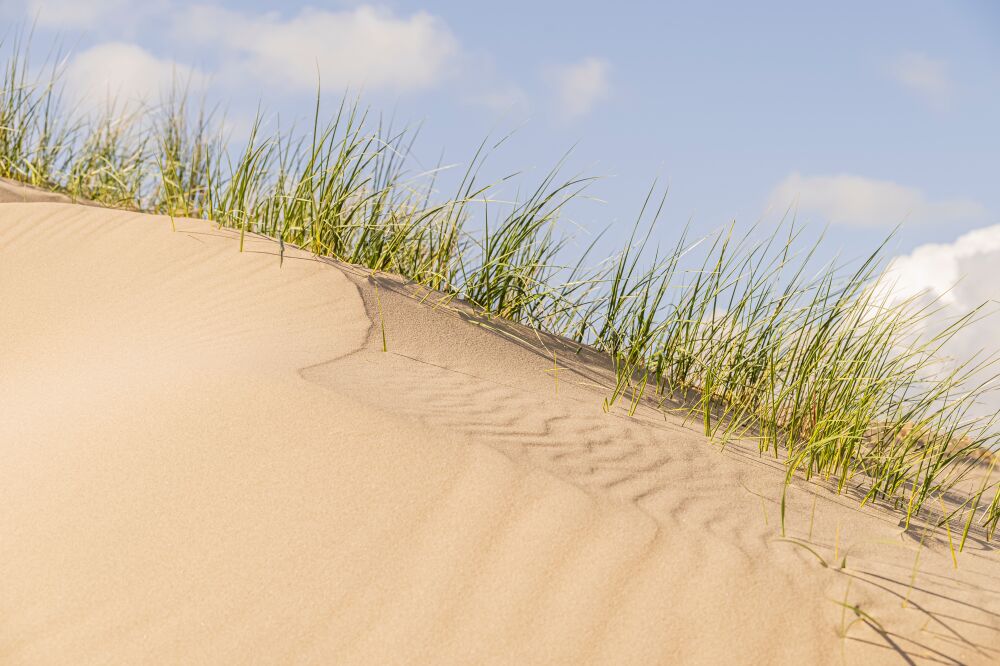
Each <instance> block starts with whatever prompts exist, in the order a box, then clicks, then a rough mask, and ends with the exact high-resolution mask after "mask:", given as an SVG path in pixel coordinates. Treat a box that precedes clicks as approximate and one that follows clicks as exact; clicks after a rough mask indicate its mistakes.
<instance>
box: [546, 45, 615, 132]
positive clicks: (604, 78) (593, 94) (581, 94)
mask: <svg viewBox="0 0 1000 666" xmlns="http://www.w3.org/2000/svg"><path fill="white" fill-rule="evenodd" d="M544 74H545V78H546V79H547V80H548V81H549V82H550V83H551V84H552V85H553V86H554V88H555V97H556V99H555V101H556V105H557V107H558V110H559V112H560V113H561V114H562V115H564V116H566V117H568V118H578V117H581V116H584V115H586V114H588V113H590V111H591V110H592V109H593V108H594V106H595V105H596V104H597V103H598V102H600V101H602V100H604V99H606V98H607V96H608V93H609V92H610V89H611V80H610V75H611V65H610V64H609V63H608V61H607V60H604V59H602V58H585V59H583V60H581V61H580V62H577V63H574V64H570V65H558V66H552V67H548V68H547V69H546V70H545V72H544Z"/></svg>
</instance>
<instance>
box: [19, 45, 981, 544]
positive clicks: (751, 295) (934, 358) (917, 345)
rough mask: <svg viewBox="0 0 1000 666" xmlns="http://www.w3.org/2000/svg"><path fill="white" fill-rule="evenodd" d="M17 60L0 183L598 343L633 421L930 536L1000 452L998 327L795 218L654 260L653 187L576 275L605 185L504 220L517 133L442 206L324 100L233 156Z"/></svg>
mask: <svg viewBox="0 0 1000 666" xmlns="http://www.w3.org/2000/svg"><path fill="white" fill-rule="evenodd" d="M7 50H8V52H9V54H10V55H9V56H8V60H7V66H6V68H5V69H4V75H3V77H4V78H3V83H2V86H3V87H2V90H0V176H3V177H7V178H12V179H16V180H19V181H23V182H26V183H30V184H32V185H39V186H42V187H46V188H49V189H53V190H57V191H62V192H66V193H68V194H70V195H72V196H75V197H80V198H86V199H90V200H93V201H96V202H98V203H102V204H106V205H109V206H115V207H127V208H132V209H136V210H143V211H150V212H156V213H162V214H166V215H169V216H171V217H175V216H190V217H200V218H205V219H210V220H213V221H214V222H215V223H217V224H218V225H220V226H224V227H229V228H234V229H238V230H239V231H240V232H241V234H245V233H256V234H263V235H266V236H270V237H273V238H275V239H277V240H278V241H279V243H280V244H281V247H282V248H284V245H285V244H292V245H295V246H299V247H302V248H305V249H307V250H309V251H311V252H313V253H315V254H317V255H321V256H327V257H335V258H337V259H340V260H342V261H345V262H349V263H352V264H358V265H361V266H365V267H367V268H369V269H371V270H372V271H381V272H388V273H397V274H400V275H402V276H405V277H406V278H409V279H410V280H413V281H414V282H416V283H419V284H421V285H424V286H426V287H427V288H428V289H433V290H438V291H440V292H444V293H445V294H446V295H447V296H448V297H457V298H462V299H464V300H466V301H467V302H469V303H471V304H472V305H473V306H475V307H477V308H479V309H480V310H482V311H483V312H484V313H485V314H487V315H489V316H495V317H499V318H503V319H506V320H510V321H513V322H517V323H521V324H525V325H528V326H531V327H533V328H535V329H538V330H541V331H544V332H547V333H551V334H554V335H557V336H563V337H565V338H568V339H569V340H571V341H573V342H574V343H576V344H577V345H581V346H582V345H590V346H592V347H593V348H595V349H597V350H598V351H600V352H603V353H605V354H607V355H608V356H609V357H610V359H611V361H612V363H613V366H614V368H615V376H616V381H615V385H614V386H613V387H612V388H611V389H610V393H609V395H608V396H607V397H606V399H605V401H604V408H605V409H606V410H607V411H611V410H613V409H616V408H617V407H618V406H619V403H620V402H623V403H624V404H623V407H624V409H625V410H626V411H627V412H628V413H629V414H633V413H634V412H635V411H636V410H637V409H638V407H639V405H640V404H643V400H644V398H648V397H653V398H655V400H654V402H656V403H657V404H658V405H660V408H662V409H677V410H681V411H682V412H683V413H685V414H687V415H688V416H690V417H691V418H695V419H697V421H698V422H699V423H700V424H701V427H702V428H703V429H704V431H705V433H706V435H709V436H711V437H714V438H716V439H718V440H719V441H722V442H726V441H729V440H731V439H734V438H748V437H749V438H754V439H756V441H757V442H758V443H759V447H760V450H761V452H762V453H769V454H770V455H773V456H775V457H779V458H783V459H784V460H785V462H786V464H787V473H788V475H787V478H788V480H789V481H791V479H792V478H793V477H795V476H796V475H803V476H805V477H806V478H809V477H812V476H820V477H822V478H826V479H831V480H834V481H835V482H836V483H837V485H838V487H839V488H840V489H841V490H843V489H844V488H845V487H847V485H848V484H852V487H855V488H859V489H860V490H861V492H862V495H863V501H874V500H879V501H885V502H888V503H890V504H892V505H893V506H895V507H896V508H897V509H899V510H900V511H902V512H905V514H906V516H907V520H908V519H909V517H910V516H911V515H913V514H915V513H916V512H918V511H920V509H921V507H923V506H924V505H925V504H926V502H927V501H928V500H931V499H934V498H939V497H942V496H943V495H944V494H945V493H946V492H947V491H948V490H949V489H951V488H953V487H954V486H955V484H957V483H958V482H959V481H961V480H962V479H963V478H965V477H966V476H967V475H968V473H969V471H970V469H971V467H970V465H969V464H968V461H969V459H970V456H971V455H974V454H976V453H977V452H981V451H983V450H986V449H990V448H993V447H995V445H996V443H997V431H996V428H995V417H994V418H992V419H991V418H976V417H974V416H973V415H972V414H973V411H974V410H973V408H974V406H975V404H976V402H977V401H978V400H979V399H980V398H981V397H982V396H983V395H984V393H985V392H986V391H987V390H989V388H990V386H991V381H992V379H993V376H992V359H986V360H980V361H969V362H967V363H965V364H959V365H957V366H956V365H952V366H943V365H941V363H940V356H941V352H942V348H943V347H944V346H945V345H946V344H947V343H948V341H949V340H951V339H952V338H953V337H954V336H955V335H957V334H958V333H959V332H961V331H962V330H964V329H966V328H967V327H968V326H969V325H971V324H972V323H974V322H975V321H976V319H977V318H979V317H980V316H982V314H983V312H984V311H983V310H982V309H977V310H975V311H973V312H970V313H968V314H967V315H966V316H964V317H962V318H960V319H958V320H957V321H954V322H952V323H951V324H950V325H949V326H947V327H945V328H944V329H942V330H938V331H936V332H931V333H926V332H924V329H925V323H927V322H928V321H930V320H931V319H932V318H934V317H935V315H936V314H938V310H937V306H935V305H934V304H930V305H928V304H924V303H921V302H920V301H918V300H916V299H903V300H899V299H897V298H895V297H894V296H893V294H892V292H891V290H889V289H886V288H884V285H885V278H884V276H883V270H884V268H885V261H884V259H885V257H884V251H885V244H883V245H881V246H879V247H878V248H875V250H874V251H873V252H871V254H870V255H868V256H866V257H864V258H863V259H862V260H860V261H853V262H849V261H843V262H841V261H832V262H830V263H827V264H825V265H822V266H819V267H817V259H816V257H817V255H818V250H819V243H820V241H819V240H817V241H816V242H815V243H812V244H808V243H804V242H803V239H802V234H803V230H802V228H800V227H798V226H796V224H795V223H794V222H789V223H785V224H783V225H781V226H779V227H777V228H776V229H772V230H771V231H770V232H768V233H764V234H761V229H757V228H751V229H750V230H747V231H746V232H744V233H742V234H741V233H738V232H737V229H736V227H735V226H729V227H728V228H725V229H723V230H722V231H720V232H718V233H716V234H713V235H710V236H708V237H704V238H695V239H692V238H691V237H690V234H689V233H688V232H687V231H684V232H682V233H681V234H680V235H679V238H678V240H677V242H676V244H675V245H674V246H673V247H672V248H670V249H668V250H666V251H661V250H659V249H658V248H657V249H656V250H652V249H651V248H649V247H648V246H649V239H650V238H651V235H652V229H653V228H654V225H655V224H656V222H657V220H658V219H659V217H660V215H661V213H662V211H663V207H664V203H665V193H658V190H657V188H656V187H655V185H654V187H652V188H651V189H650V191H649V194H648V195H647V197H646V199H645V201H644V202H643V203H642V206H641V207H640V210H639V214H638V216H637V220H636V223H635V227H634V228H633V231H632V234H631V236H630V238H629V240H628V241H627V243H626V244H625V245H624V247H623V248H622V249H621V250H620V251H619V252H618V253H617V254H615V255H614V256H613V257H611V258H610V259H607V260H604V261H598V262H592V261H591V260H590V255H591V254H592V253H593V249H594V247H595V244H596V242H597V239H595V240H594V242H593V243H591V245H590V246H589V247H587V248H586V249H585V250H584V251H583V252H582V253H581V254H580V255H579V256H578V257H577V258H576V259H575V260H573V261H567V259H566V258H567V252H568V246H567V240H568V237H566V236H564V235H561V234H560V233H559V232H558V229H557V224H556V223H557V221H558V219H559V217H560V213H561V211H562V210H563V209H564V207H565V206H566V205H567V203H568V202H569V201H572V200H573V199H574V198H577V197H579V195H580V194H581V192H583V190H584V189H585V188H586V187H587V186H588V184H589V183H590V181H591V179H588V178H581V177H573V178H562V177H560V175H559V174H560V173H561V169H560V168H559V166H558V165H557V167H556V168H555V169H553V170H552V171H551V172H550V173H548V174H547V175H545V176H544V177H543V178H542V179H541V180H540V182H538V183H537V184H536V185H535V186H534V187H532V188H530V189H529V190H528V194H527V196H525V197H523V198H522V197H515V200H514V201H513V202H506V203H505V202H501V201H500V200H499V197H498V196H497V192H498V188H500V187H501V186H503V185H504V184H505V183H506V180H507V179H503V180H501V181H499V182H495V183H483V182H482V180H481V177H480V172H481V167H482V165H483V161H484V160H485V159H486V157H487V156H488V154H489V153H490V151H491V150H492V149H493V148H495V147H496V145H499V144H500V143H502V142H503V140H504V139H505V138H506V137H505V138H504V139H501V141H499V142H497V143H496V144H494V145H492V146H491V145H490V144H488V143H487V142H484V143H483V144H482V145H480V146H479V148H478V150H477V151H476V152H475V154H474V156H473V158H472V160H470V163H469V167H468V168H467V170H466V171H465V172H464V174H463V175H462V177H461V178H459V179H458V184H457V187H456V188H455V191H454V192H453V193H452V194H451V195H450V196H442V195H441V194H440V193H439V192H438V186H437V174H438V172H439V169H433V170H430V171H426V172H420V173H411V172H410V171H409V166H410V160H409V159H408V155H409V154H410V152H411V147H412V144H413V141H414V140H415V139H416V132H415V131H413V130H410V129H405V128H404V129H401V130H399V129H396V128H394V127H393V126H392V125H391V124H387V123H385V122H383V121H382V120H381V119H380V118H376V117H373V116H372V115H371V114H370V113H369V112H367V111H366V110H364V109H363V108H361V107H360V106H359V105H358V104H356V103H354V104H352V103H349V102H348V101H346V100H345V101H344V102H342V103H341V105H340V106H339V107H338V109H337V111H336V113H334V114H333V116H332V118H331V119H330V120H329V121H325V120H323V119H322V114H321V107H320V103H319V98H318V97H317V101H316V107H315V111H314V113H313V117H312V123H311V125H310V126H309V127H308V128H307V129H306V130H305V131H299V130H296V129H295V128H294V127H293V128H289V129H287V130H284V129H281V128H277V129H274V130H272V131H267V129H266V123H265V122H264V120H263V116H261V115H258V118H257V120H256V122H254V123H253V125H252V127H251V130H250V132H249V136H248V139H247V141H246V142H245V146H244V148H243V149H242V150H239V151H230V150H229V149H228V147H227V146H228V143H227V141H226V140H225V138H224V136H223V135H222V134H221V132H220V131H219V130H218V128H219V126H220V123H219V122H216V119H215V118H214V116H213V114H211V113H206V112H205V110H204V109H203V108H198V109H194V108H192V107H190V105H189V103H188V101H187V96H186V95H185V94H183V92H180V93H178V94H175V95H173V96H171V97H170V98H168V99H167V100H166V101H165V102H164V103H163V104H161V105H159V106H157V107H154V108H148V109H143V110H142V111H141V112H135V111H134V112H131V113H124V112H121V113H115V112H114V110H112V111H111V112H108V113H107V114H106V115H104V116H102V117H99V118H97V119H94V118H76V117H73V116H72V115H70V114H69V113H67V112H66V110H65V107H64V105H62V103H61V95H60V87H59V83H58V68H49V69H48V70H46V72H47V73H46V74H45V75H43V76H42V77H41V78H38V79H33V78H32V77H31V75H30V72H32V71H33V70H32V69H31V68H30V67H29V66H28V62H27V60H26V59H25V57H24V55H23V54H24V53H26V49H25V48H24V44H23V43H18V42H17V41H15V42H14V43H12V44H10V45H9V48H8V49H7ZM111 108H112V109H114V107H113V106H112V107H111ZM761 236H763V237H762V238H761ZM385 349H386V342H385V337H384V331H383V350H385ZM946 367H947V369H945V368H946ZM664 405H666V406H667V407H664ZM991 498H992V501H990V499H991ZM967 506H968V507H969V513H968V517H967V519H966V520H967V522H966V523H965V524H964V526H963V528H964V529H963V533H962V539H961V543H962V544H964V541H965V539H966V536H967V533H968V531H969V529H970V526H971V525H972V524H973V523H976V524H978V525H981V526H982V527H983V529H984V530H986V532H987V535H988V537H989V538H991V537H992V535H993V532H994V531H995V529H996V527H997V524H998V522H1000V487H998V486H997V484H996V482H993V483H992V484H990V483H988V482H983V484H982V486H981V488H980V490H979V491H978V493H977V494H976V496H975V498H974V501H971V502H969V503H967ZM959 549H961V545H960V546H959Z"/></svg>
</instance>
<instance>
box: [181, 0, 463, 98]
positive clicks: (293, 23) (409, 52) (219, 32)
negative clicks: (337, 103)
mask: <svg viewBox="0 0 1000 666" xmlns="http://www.w3.org/2000/svg"><path fill="white" fill-rule="evenodd" d="M220 27H221V29H220ZM175 31H176V32H177V34H178V36H179V37H185V38H192V39H194V40H195V41H197V42H200V43H202V44H203V45H208V46H221V47H222V48H223V50H224V52H223V53H222V57H223V58H224V59H226V60H228V68H229V72H231V73H232V72H235V73H237V74H243V75H244V76H245V77H247V78H252V79H254V80H262V81H264V82H266V83H268V84H271V85H275V86H278V87H282V88H285V89H290V90H312V89H314V88H315V86H316V82H317V70H318V73H319V75H320V77H321V80H322V83H323V85H324V86H326V87H333V88H335V89H342V88H346V87H354V88H365V89H367V90H391V91H395V92H405V91H413V90H421V89H426V88H429V87H432V86H434V85H436V84H437V83H438V82H439V81H441V80H442V79H443V78H444V77H445V76H447V74H448V73H449V72H450V71H451V70H452V68H453V66H454V64H455V62H456V60H457V58H458V55H459V52H460V49H459V44H458V40H457V39H456V38H455V36H454V35H453V34H452V32H451V30H450V29H449V28H448V26H447V25H446V24H445V23H444V22H443V21H442V20H441V19H439V18H437V17H435V16H432V15H431V14H428V13H427V12H417V13H415V14H412V15H410V16H406V17H402V16H397V15H395V14H394V13H392V12H391V11H389V10H387V9H379V8H375V7H371V6H367V5H363V6H359V7H354V8H352V9H345V10H338V11H331V10H324V9H308V8H307V9H303V10H301V11H299V12H298V13H297V14H295V15H293V16H291V17H287V18H285V17H282V16H281V15H279V14H277V13H274V12H269V13H250V12H242V11H235V10H230V9H226V8H222V7H218V6H214V5H199V6H195V7H192V8H190V9H188V10H186V11H184V12H182V13H181V14H180V15H179V16H178V18H177V26H176V29H175Z"/></svg>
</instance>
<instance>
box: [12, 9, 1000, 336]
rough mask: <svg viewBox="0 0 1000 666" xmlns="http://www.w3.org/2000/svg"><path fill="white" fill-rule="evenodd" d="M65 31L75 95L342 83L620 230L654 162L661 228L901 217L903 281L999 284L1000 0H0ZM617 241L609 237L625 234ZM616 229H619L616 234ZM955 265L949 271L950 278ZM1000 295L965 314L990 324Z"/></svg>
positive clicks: (430, 142)
mask: <svg viewBox="0 0 1000 666" xmlns="http://www.w3.org/2000/svg"><path fill="white" fill-rule="evenodd" d="M0 12H2V15H3V17H4V19H5V22H7V23H8V24H11V25H13V24H14V23H15V22H17V21H22V22H28V23H30V22H32V21H34V22H35V26H36V27H35V34H34V44H35V48H36V50H38V49H47V48H49V47H50V46H51V45H52V44H55V43H59V44H61V45H62V47H63V50H64V52H65V54H66V56H67V72H68V77H67V79H66V80H67V83H68V85H69V87H70V90H69V93H70V94H71V95H73V96H75V98H76V99H77V100H78V102H77V103H78V104H79V105H80V108H88V105H94V104H99V103H100V102H101V100H103V99H105V98H106V97H107V94H108V93H109V92H111V93H114V94H116V95H118V96H120V97H126V98H128V97H135V98H151V97H156V96H157V95H158V94H159V92H160V91H162V90H164V89H165V88H167V87H169V86H170V84H171V82H172V81H173V80H174V79H175V78H176V77H177V76H181V77H183V78H185V79H187V80H188V81H189V82H190V85H191V87H192V89H193V90H196V91H199V92H200V93H202V94H204V95H205V96H206V98H207V99H209V100H212V101H215V102H219V103H222V104H224V105H225V108H226V113H227V118H228V119H229V122H230V123H231V126H232V128H233V132H234V134H235V135H238V134H239V132H240V129H241V128H246V127H247V126H248V125H249V122H250V119H251V118H252V116H253V114H254V113H255V111H256V110H257V108H258V105H261V106H262V107H263V108H264V109H266V110H267V111H268V112H270V113H274V114H278V115H280V117H281V118H282V119H283V120H284V119H288V120H295V119H304V118H307V117H308V116H309V115H310V114H311V111H312V104H313V100H314V95H315V90H316V85H317V76H318V77H319V80H320V81H321V82H322V88H323V91H324V95H325V97H326V99H327V100H328V101H329V102H330V105H331V106H332V104H333V103H334V102H336V101H337V100H339V98H340V96H341V95H343V94H344V92H345V91H352V92H354V93H358V92H360V94H361V95H362V98H363V100H364V102H365V103H367V104H369V105H371V106H372V107H373V108H374V109H376V110H379V111H382V112H384V113H385V114H387V115H388V114H391V115H392V116H393V117H394V118H395V119H396V120H397V122H399V123H402V124H420V126H421V138H420V141H419V143H418V145H417V148H416V152H415V161H417V162H418V163H420V164H424V165H426V166H433V165H434V164H435V163H436V162H437V160H438V159H439V156H440V154H441V152H442V151H444V154H445V156H446V157H445V162H446V163H449V164H450V163H455V164H463V163H464V162H467V161H468V159H469V158H470V157H471V156H472V153H473V151H474V149H475V147H476V146H477V145H478V143H479V142H480V141H481V140H482V139H483V138H484V137H485V136H487V135H488V134H492V135H494V136H499V135H503V134H505V133H506V132H508V131H511V130H516V131H515V133H514V136H513V137H512V139H511V140H510V141H508V142H507V143H506V144H505V145H504V146H503V148H502V149H501V150H498V151H497V153H496V154H495V155H493V156H491V158H490V163H489V164H490V166H489V169H490V170H492V171H491V173H495V174H505V173H509V172H512V171H521V172H523V173H524V176H523V181H522V182H525V183H527V184H529V185H530V184H531V183H532V182H537V181H538V180H539V179H540V178H541V177H542V176H543V175H544V174H545V173H546V172H547V171H548V170H549V169H550V168H552V167H553V166H554V165H555V164H556V163H557V162H558V161H559V159H560V158H561V157H562V156H563V155H564V154H565V153H566V152H567V151H568V150H570V149H572V152H571V153H570V156H569V158H568V159H567V162H566V167H565V169H566V172H567V173H570V174H572V173H577V172H580V173H584V174H587V175H594V176H598V177H599V180H598V181H597V182H596V183H595V184H594V185H593V186H592V188H591V189H590V191H589V192H590V194H591V196H592V200H589V201H586V202H584V204H585V205H578V206H575V207H574V208H573V209H572V210H571V211H570V212H571V215H572V218H573V220H572V221H573V222H574V223H576V224H578V225H580V226H581V227H582V228H584V229H588V230H591V231H598V230H600V229H602V228H604V227H606V226H610V230H611V231H610V233H609V234H608V236H607V239H608V240H607V242H608V243H610V244H611V245H620V241H621V237H622V236H624V235H626V234H627V233H628V231H629V230H630V229H631V224H632V222H633V220H634V218H635V215H636V213H637V211H638V209H639V207H640V205H641V203H642V199H643V196H644V194H645V192H646V190H647V189H648V188H649V187H650V185H651V183H652V182H653V180H654V179H658V182H659V183H660V184H661V185H662V186H664V187H669V197H668V203H667V207H666V209H665V214H664V217H663V221H662V223H661V224H660V225H659V226H658V228H657V229H656V231H655V232H654V240H655V241H657V242H661V243H662V244H663V245H665V246H666V245H673V241H674V239H675V238H676V235H677V232H678V229H679V228H680V227H681V225H683V224H685V223H688V222H690V223H691V225H692V227H693V228H694V230H695V231H699V232H708V231H711V230H713V229H718V228H719V227H721V226H723V225H725V224H727V223H728V222H730V221H732V220H736V221H737V223H738V224H746V225H750V224H753V223H755V222H757V221H761V222H762V223H763V224H774V223H776V222H777V220H778V219H780V217H781V216H782V214H784V213H785V212H786V211H788V210H789V209H790V208H791V209H792V210H794V212H795V215H796V219H798V220H803V221H806V222H808V223H810V224H811V225H815V227H816V229H817V233H818V232H819V230H821V229H823V228H824V227H826V228H827V232H826V233H827V238H826V241H825V242H826V244H827V246H828V247H829V248H831V251H842V252H844V253H845V254H846V255H848V256H851V255H862V254H864V253H865V252H866V251H868V250H870V249H871V248H872V247H873V246H874V245H876V244H877V243H878V242H879V241H880V240H882V239H883V238H884V237H885V236H886V235H887V234H888V233H890V232H891V231H892V230H893V229H894V228H895V227H897V226H900V230H899V231H898V233H897V235H896V236H895V237H894V239H893V241H892V244H891V245H890V252H891V253H892V254H894V255H895V256H897V259H896V260H895V263H894V266H895V268H896V269H897V271H898V274H899V275H900V276H901V277H900V285H899V289H900V290H901V293H907V294H909V293H914V294H915V293H918V292H921V291H926V292H927V293H929V294H930V295H932V296H939V295H942V294H943V295H944V298H945V300H946V304H947V306H948V307H949V308H951V310H953V311H954V312H959V311H961V309H962V308H965V307H972V306H974V305H976V304H978V302H980V301H982V300H991V299H1000V279H998V278H997V277H996V275H995V272H994V270H995V269H994V267H996V266H1000V187H998V183H1000V178H998V176H1000V131H998V120H997V119H998V118H1000V4H998V3H995V2H991V1H989V0H980V1H978V2H976V1H968V2H962V1H954V2H948V3H943V2H939V1H933V2H931V1H921V0H906V1H894V0H885V1H883V2H870V1H865V2H854V1H851V0H841V1H838V2H823V3H820V2H814V3H803V2H766V1H765V2H754V3H745V2H711V1H706V2H698V3H693V2H669V1H661V2H628V1H621V2H616V3H597V2H580V1H579V0H578V1H576V2H563V1H552V2H539V1H538V0H535V1H534V2H523V1H521V0H507V1H505V2H502V3H496V2H489V3H486V2H471V1H468V0H464V1H457V0H425V1H423V2H403V1H391V0H390V1H387V2H377V3H368V2H351V1H348V0H344V1H336V0H334V1H328V2H312V3H309V2H296V1H295V0H288V1H285V2H263V1H260V0H254V1H247V2H232V1H224V0H215V1H213V0H208V1H207V2H185V1H183V0H147V1H143V2H130V1H129V0H0ZM616 241H618V242H616ZM609 250H610V246H609ZM956 282H957V283H958V284H959V287H958V288H953V286H954V284H955V283H956ZM997 340H1000V317H994V318H992V319H991V320H987V321H986V322H984V323H982V324H980V325H979V328H977V329H976V331H975V335H972V336H966V342H965V343H963V344H965V345H967V346H968V349H964V350H959V353H964V352H965V351H969V350H971V349H973V348H974V347H976V346H977V345H987V346H988V345H994V346H996V347H997V348H1000V343H995V342H994V341H997Z"/></svg>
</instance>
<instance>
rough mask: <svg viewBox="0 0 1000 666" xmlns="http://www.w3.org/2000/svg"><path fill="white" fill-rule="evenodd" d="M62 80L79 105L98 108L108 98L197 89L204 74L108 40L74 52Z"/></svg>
mask: <svg viewBox="0 0 1000 666" xmlns="http://www.w3.org/2000/svg"><path fill="white" fill-rule="evenodd" d="M64 80H65V82H66V87H67V92H68V93H69V94H70V95H71V97H72V98H73V99H74V101H75V102H76V103H77V105H79V107H80V108H82V109H83V110H84V111H100V110H102V109H103V108H105V105H107V104H108V103H109V102H115V103H118V104H124V105H128V104H133V103H136V102H139V103H142V102H147V103H156V102H158V101H159V100H160V99H161V98H163V97H164V95H165V94H167V93H169V92H170V91H171V88H172V87H174V86H178V87H187V88H188V89H194V90H197V89H199V88H201V87H202V86H204V85H205V83H206V81H207V77H206V76H205V74H204V73H202V72H201V71H199V70H198V69H196V68H194V67H189V66H187V65H183V64H180V63H177V62H175V61H173V60H170V59H166V58H158V57H157V56H155V55H153V54H152V53H150V52H149V51H146V50H145V49H143V48H142V47H140V46H137V45H135V44H129V43H126V42H108V43H104V44H99V45H97V46H94V47H92V48H89V49H86V50H85V51H81V52H80V53H78V54H77V55H76V56H74V57H73V58H72V60H70V61H69V63H68V64H67V66H66V71H65V79H64Z"/></svg>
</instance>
